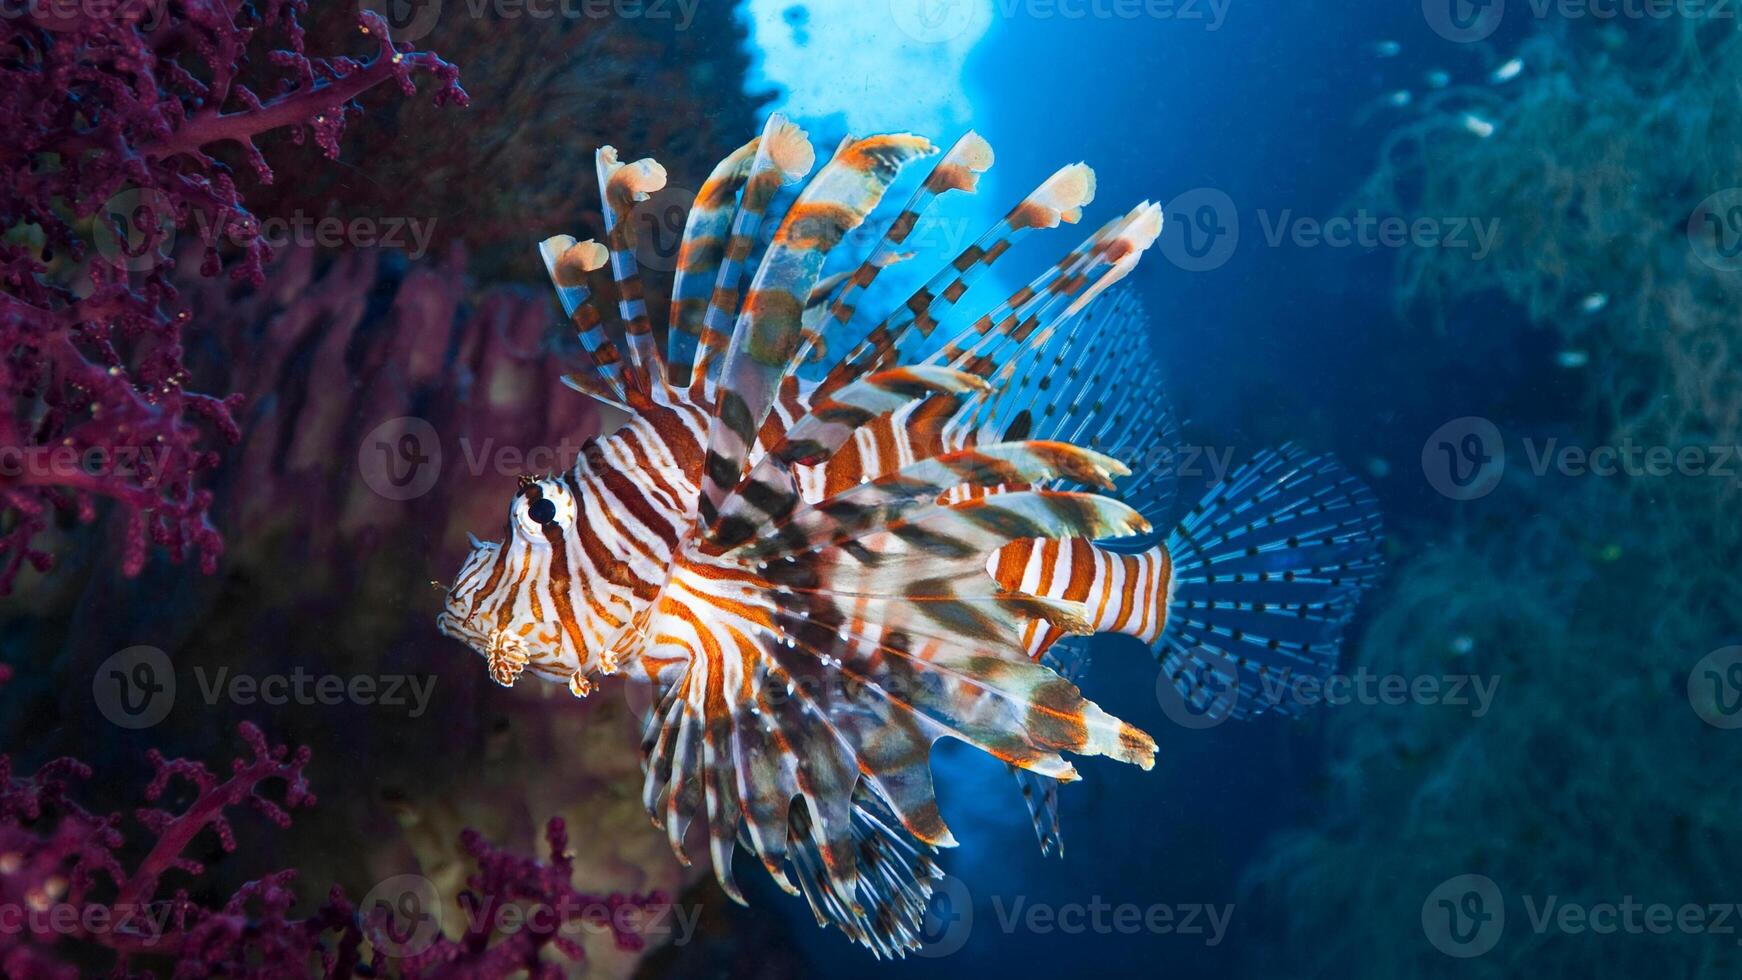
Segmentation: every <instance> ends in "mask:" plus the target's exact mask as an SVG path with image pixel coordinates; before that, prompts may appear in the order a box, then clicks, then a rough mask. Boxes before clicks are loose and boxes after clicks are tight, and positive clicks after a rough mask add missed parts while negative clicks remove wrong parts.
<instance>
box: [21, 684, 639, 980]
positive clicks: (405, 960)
mask: <svg viewBox="0 0 1742 980" xmlns="http://www.w3.org/2000/svg"><path fill="white" fill-rule="evenodd" d="M6 678H7V673H6V671H5V670H4V669H0V683H4V682H5V680H6ZM239 734H240V736H241V738H242V740H243V742H244V743H246V744H247V746H248V748H249V750H250V752H251V754H252V758H251V759H246V760H244V759H238V760H236V762H235V763H234V764H233V765H232V767H231V775H230V777H229V778H228V779H225V780H222V781H220V780H219V779H218V777H217V776H215V775H214V774H212V772H211V771H210V770H208V769H207V768H206V767H205V766H204V765H201V764H200V763H198V762H193V761H190V760H186V759H174V760H166V759H164V758H163V757H162V756H161V755H159V754H157V753H156V752H155V751H153V752H152V753H151V754H150V756H149V761H150V763H151V765H152V767H153V769H154V771H155V774H154V775H153V776H152V778H151V781H150V782H149V783H148V784H147V786H146V787H145V789H144V794H143V795H144V799H145V801H146V802H147V803H150V804H155V803H157V802H159V801H160V800H162V799H163V798H165V797H166V795H172V794H171V793H170V791H171V790H172V788H173V786H174V784H175V783H177V782H182V783H186V784H187V785H188V787H189V788H190V789H191V791H192V798H191V799H190V800H189V802H188V803H187V804H186V805H185V806H183V807H181V808H179V809H174V810H171V809H160V808H157V807H155V806H148V807H144V808H141V809H140V810H139V811H138V812H137V814H136V820H137V822H138V823H139V824H140V826H141V827H142V828H143V829H144V831H145V832H146V834H147V835H148V837H149V839H150V845H149V848H148V849H147V850H146V851H145V853H144V856H143V857H140V858H138V859H137V860H131V859H130V854H131V853H132V851H130V850H129V849H128V847H127V840H126V838H125V837H124V836H123V834H122V832H121V830H120V825H121V820H120V818H119V816H107V817H99V816H96V815H94V814H92V813H91V812H89V811H87V810H86V809H84V808H83V807H81V806H80V805H79V804H78V803H76V802H74V801H73V799H72V798H71V796H70V794H69V784H70V782H72V781H73V780H83V779H86V778H89V777H90V775H91V770H90V769H89V768H88V767H86V766H85V765H84V764H82V763H80V762H77V761H74V760H71V759H61V760H57V761H55V762H52V763H49V764H48V765H45V766H44V767H42V768H41V769H40V770H39V771H38V772H37V773H36V774H35V775H34V776H32V777H30V778H28V779H16V778H14V777H13V775H12V762H11V759H10V757H8V756H5V755H0V909H4V910H6V912H7V913H8V916H9V919H11V920H12V921H8V922H7V923H6V924H5V928H0V972H3V973H4V974H5V975H6V976H8V977H17V978H20V980H31V978H36V977H52V978H56V980H59V978H71V977H76V976H79V975H80V969H79V966H80V963H81V962H83V963H84V965H85V966H87V967H88V966H89V965H90V963H89V962H88V958H89V954H91V953H92V952H94V951H95V950H97V949H102V950H107V951H108V952H109V953H110V954H112V959H113V961H114V967H113V969H114V973H115V974H116V975H118V976H125V975H132V971H133V970H134V969H136V968H140V967H145V968H150V967H151V966H152V965H153V964H169V965H170V969H171V970H172V972H173V974H174V975H175V976H177V977H218V976H221V977H242V976H249V977H263V978H267V977H293V976H321V977H328V978H342V977H352V976H374V977H379V976H388V975H395V976H403V977H407V978H420V977H478V978H484V977H507V976H514V975H520V974H526V975H530V976H534V977H554V976H562V975H563V973H562V969H563V964H564V963H571V964H574V963H582V962H584V961H585V960H586V958H587V952H586V950H585V948H584V947H583V946H582V945H581V944H580V943H579V942H578V941H577V940H576V939H575V938H574V936H575V935H576V934H577V933H579V932H580V931H581V930H582V927H585V928H586V929H589V930H591V931H594V932H598V933H602V934H606V935H609V936H610V937H611V941H612V942H613V943H614V944H615V945H616V946H617V947H619V948H621V949H625V950H638V949H640V948H641V947H642V946H643V938H642V936H641V935H640V933H639V932H638V931H636V929H637V927H638V925H640V924H641V923H644V922H645V921H646V920H647V918H648V917H649V916H651V915H652V914H653V913H654V912H656V911H657V910H658V909H660V908H662V907H663V906H664V904H665V898H664V897H663V896H662V895H660V894H658V893H654V894H652V895H647V896H643V897H627V896H623V895H609V896H604V895H591V894H585V893H582V892H580V891H578V890H576V889H575V887H574V883H573V881H574V877H575V873H574V872H575V869H574V865H573V862H572V859H571V857H570V856H569V854H568V831H567V829H566V827H565V825H564V823H563V821H562V820H561V819H552V820H551V821H550V823H549V825H548V826H547V828H546V833H545V843H546V845H547V847H548V850H549V854H550V857H549V858H548V859H547V860H533V859H529V858H524V857H520V856H517V855H515V854H512V853H509V852H507V851H504V850H502V849H499V848H497V847H495V846H493V845H491V844H490V843H488V842H487V841H486V840H485V839H484V838H483V836H482V835H480V834H479V833H477V832H476V831H472V830H467V831H465V832H463V833H462V835H461V847H462V849H463V850H464V852H465V853H466V855H467V856H468V857H469V858H470V860H471V861H472V863H473V864H474V865H475V868H476V870H475V871H474V872H473V873H471V874H470V875H469V876H468V877H467V879H466V881H465V887H464V888H463V889H462V890H460V891H459V892H458V893H457V894H456V896H455V907H456V908H457V909H458V910H461V911H463V912H464V913H465V915H464V917H463V923H464V924H463V925H462V926H460V927H459V928H458V929H457V930H456V931H457V933H458V936H457V938H449V937H447V936H445V935H442V934H440V933H439V932H434V931H432V932H430V933H429V934H428V935H427V936H421V937H418V936H417V934H416V931H415V929H414V930H411V931H407V929H406V926H407V925H408V924H409V923H407V922H404V921H398V920H396V916H398V914H399V913H400V912H402V911H406V910H405V909H404V908H402V907H400V906H396V905H394V904H392V903H385V904H382V905H377V906H375V907H374V908H364V909H358V908H356V907H355V906H354V905H353V904H352V903H351V902H350V900H349V899H348V898H347V897H346V896H345V893H344V891H343V890H342V889H339V888H334V889H333V890H332V891H331V892H330V893H329V894H328V897H327V899H326V901H325V903H324V904H322V905H321V906H320V907H319V908H318V909H317V910H316V911H315V912H314V913H313V914H312V915H310V916H309V917H307V918H301V919H298V918H293V917H292V911H293V908H294V906H295V904H296V895H295V892H294V890H293V889H292V888H291V884H292V882H293V881H294V879H295V878H296V872H294V871H280V872H277V873H275V874H271V875H268V876H266V877H264V878H261V879H258V880H255V881H250V882H247V883H246V884H243V885H242V886H241V887H239V888H238V889H236V890H235V892H234V893H233V894H231V895H230V896H229V897H228V898H227V899H224V900H223V901H222V902H214V903H212V904H202V903H201V902H200V901H197V900H196V899H195V898H194V897H192V895H191V894H190V892H189V890H188V889H187V888H185V887H183V888H178V889H177V890H176V891H175V892H174V894H173V895H171V896H170V897H167V898H165V897H162V894H161V893H162V880H163V878H164V877H165V876H166V875H168V874H170V873H172V872H173V873H176V874H177V875H180V876H189V877H192V878H194V879H196V880H197V879H199V878H200V877H202V876H204V875H205V874H206V870H207V869H206V865H205V863H204V862H202V861H200V860H198V859H195V858H193V857H191V856H189V853H188V852H189V850H190V848H191V847H192V845H193V844H194V842H195V840H196V838H199V837H200V836H201V835H203V834H205V833H206V832H208V831H210V833H211V835H212V836H214V837H215V838H216V839H217V841H218V843H219V846H220V847H221V849H222V852H223V853H224V854H230V853H232V852H234V851H236V849H237V843H236V840H237V838H236V831H235V830H234V828H233V827H232V826H231V824H230V818H229V812H230V811H231V810H233V809H235V808H238V807H244V806H245V807H248V808H251V809H253V810H255V811H257V812H259V813H260V814H261V815H263V816H264V817H266V818H267V820H268V821H269V822H271V823H273V824H275V825H277V826H278V827H279V828H280V829H281V830H283V829H288V828H289V827H290V824H291V818H290V812H289V811H291V810H293V809H297V808H301V807H308V806H312V805H313V804H314V802H315V799H314V795H313V794H312V793H311V792H310V790H309V786H308V781H307V779H306V777H305V775H304V771H305V770H306V769H307V767H308V766H309V761H310V753H309V751H308V749H307V748H303V749H299V750H297V751H296V752H294V753H292V752H290V751H289V749H287V748H286V747H284V746H278V747H272V746H270V745H269V744H268V743H267V741H266V738H265V736H264V735H263V734H261V732H260V731H259V729H257V728H255V727H253V726H252V725H247V724H244V725H242V726H241V728H240V729H239ZM269 782H281V783H283V787H284V788H283V790H282V794H281V799H282V802H280V801H279V800H276V799H274V798H273V797H271V796H268V795H267V794H266V793H265V792H264V791H263V790H262V785H263V784H266V783H269ZM133 850H137V848H135V849H133ZM206 890H207V889H204V888H202V889H201V891H202V892H204V891H206ZM432 890H433V889H432ZM432 897H435V898H437V899H439V898H440V893H439V892H437V893H435V894H434V895H433V896H432ZM508 907H514V908H516V909H519V910H521V911H520V912H519V913H518V914H517V915H516V916H514V917H512V918H511V917H509V916H507V915H505V914H504V910H505V909H506V908H508ZM522 923H523V924H522ZM414 937H415V940H414ZM69 954H73V955H75V956H78V957H80V958H79V959H75V958H72V956H69Z"/></svg>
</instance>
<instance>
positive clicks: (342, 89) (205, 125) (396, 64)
mask: <svg viewBox="0 0 1742 980" xmlns="http://www.w3.org/2000/svg"><path fill="white" fill-rule="evenodd" d="M361 16H362V19H363V26H362V28H361V29H362V31H363V33H364V34H369V33H374V34H376V35H377V36H379V37H380V38H381V39H382V41H381V52H380V53H379V54H377V55H376V56H375V58H374V59H372V60H371V61H369V62H367V63H366V64H364V65H362V66H361V67H360V68H354V69H353V70H351V71H350V72H349V73H348V74H345V73H342V72H343V68H342V67H341V68H340V69H339V71H340V72H341V74H340V76H339V77H338V78H336V79H335V80H333V81H329V82H321V83H317V84H315V85H314V87H312V88H309V89H307V90H305V91H297V92H291V93H289V94H287V95H282V96H280V97H278V98H277V99H274V100H272V101H270V102H266V103H263V104H261V105H260V106H259V107H258V108H252V109H248V110H245V111H242V112H230V113H220V112H218V111H216V110H208V111H206V112H201V113H199V114H197V115H195V116H193V117H192V118H190V119H189V120H188V121H187V122H186V123H184V124H183V125H182V126H181V128H179V129H178V130H176V132H175V134H174V135H173V136H171V137H170V138H168V139H166V140H164V141H163V142H161V143H159V144H157V145H155V146H151V147H148V148H146V150H145V151H144V152H145V154H146V155H147V156H149V157H152V158H154V159H166V158H168V157H172V156H175V155H176V154H178V153H191V152H193V151H195V150H198V149H200V148H201V147H205V146H210V145H212V144H215V143H222V142H233V143H251V142H252V141H253V139H254V137H256V136H259V135H261V134H262V133H266V132H269V131H271V130H275V129H282V128H284V127H286V126H296V125H300V124H302V123H305V122H307V121H308V120H310V119H311V118H312V119H314V120H315V122H316V123H317V124H319V123H323V122H324V121H325V120H324V119H323V118H322V114H324V113H328V112H331V111H332V110H333V109H335V108H338V107H340V106H343V105H344V104H345V103H347V102H350V101H351V100H352V99H355V98H357V97H358V96H359V95H362V94H363V93H364V92H367V91H368V90H369V89H371V88H374V87H375V86H376V85H379V84H381V83H382V82H385V81H387V80H389V79H398V80H399V81H400V82H401V83H402V84H404V83H406V82H407V81H408V79H409V72H410V70H411V69H413V68H421V69H426V70H428V71H431V72H433V73H434V74H435V75H436V76H437V77H438V78H441V79H442V81H443V82H444V85H443V88H442V89H441V90H440V91H438V92H437V94H436V100H437V102H438V104H439V103H441V102H444V101H447V100H450V99H451V100H453V101H456V102H458V103H459V104H460V105H465V104H466V94H465V90H464V89H461V88H460V87H459V86H458V85H457V84H455V81H456V80H457V78H458V77H459V72H458V70H457V69H455V68H454V67H453V66H452V65H449V64H448V63H447V62H445V61H443V60H442V59H441V58H439V57H437V56H436V55H434V54H432V53H430V52H428V51H414V52H402V51H398V50H396V49H395V47H394V44H393V41H392V40H391V38H389V37H388V34H387V24H386V22H385V21H383V20H382V19H381V17H380V15H378V14H376V13H375V12H373V11H368V10H365V11H363V12H362V15H361ZM341 64H343V63H341ZM332 149H333V153H332V155H335V156H336V155H337V144H336V143H335V144H333V145H332Z"/></svg>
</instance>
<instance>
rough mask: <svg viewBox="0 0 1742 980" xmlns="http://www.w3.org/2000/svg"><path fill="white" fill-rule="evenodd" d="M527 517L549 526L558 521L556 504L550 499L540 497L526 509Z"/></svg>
mask: <svg viewBox="0 0 1742 980" xmlns="http://www.w3.org/2000/svg"><path fill="white" fill-rule="evenodd" d="M526 516H527V517H530V518H532V519H533V520H534V521H536V522H538V523H539V524H549V523H550V522H551V521H554V520H556V504H555V503H554V502H552V501H551V499H550V498H549V497H540V498H538V499H537V500H534V501H533V502H532V506H530V507H528V508H526Z"/></svg>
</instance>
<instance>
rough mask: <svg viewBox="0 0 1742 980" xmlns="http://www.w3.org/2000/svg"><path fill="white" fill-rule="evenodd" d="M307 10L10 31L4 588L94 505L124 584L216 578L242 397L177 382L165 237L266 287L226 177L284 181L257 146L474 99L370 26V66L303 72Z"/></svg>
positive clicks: (132, 12)
mask: <svg viewBox="0 0 1742 980" xmlns="http://www.w3.org/2000/svg"><path fill="white" fill-rule="evenodd" d="M305 12H306V4H305V3H303V2H301V0H269V2H266V3H262V4H232V3H222V2H219V0H186V2H178V3H174V4H163V5H148V4H142V3H134V4H125V3H124V4H111V5H102V7H101V9H98V8H90V7H87V8H81V7H76V6H72V5H55V4H44V5H33V6H32V7H31V8H30V11H29V12H28V16H20V15H16V14H15V15H9V16H7V17H5V18H3V19H0V120H4V122H5V126H4V128H5V130H6V132H7V134H8V139H7V141H6V147H5V149H4V151H0V185H3V186H4V187H5V188H6V189H5V191H4V192H3V193H0V235H3V237H0V283H3V284H4V290H5V291H4V292H3V293H0V349H3V350H4V351H5V352H6V359H5V362H4V365H3V367H0V395H3V396H4V398H5V400H6V402H7V404H6V405H5V406H4V411H0V448H4V449H5V450H6V451H7V452H8V453H9V455H10V457H11V459H12V461H13V463H14V465H12V466H10V467H9V470H10V472H6V473H4V474H0V562H3V564H0V592H6V591H9V590H10V588H11V586H12V585H13V583H14V581H15V579H16V577H17V575H18V574H19V571H20V569H21V568H22V567H23V566H24V565H26V564H28V565H30V566H32V567H34V568H36V569H38V570H41V569H44V568H46V567H47V566H48V564H49V563H50V560H51V556H50V553H49V552H48V551H47V550H46V549H45V548H43V547H39V546H38V545H37V544H36V543H35V542H36V540H37V538H38V536H39V535H41V534H42V533H43V532H44V531H45V530H46V529H47V528H48V526H49V523H50V521H51V519H52V518H53V516H54V514H55V512H56V511H69V510H70V511H74V512H76V513H77V515H78V516H79V518H80V519H81V520H84V521H89V520H91V518H92V516H93V515H94V513H95V504H96V501H97V500H98V499H99V498H103V499H108V500H111V501H113V502H114V504H115V505H116V506H118V507H119V508H121V509H122V510H124V511H125V513H126V515H127V523H126V530H125V542H126V544H125V548H124V552H123V555H122V558H121V562H122V567H123V568H124V569H125V570H126V571H127V573H128V574H130V575H132V574H137V573H138V572H139V571H140V570H141V568H142V567H143V565H144V563H145V559H146V552H147V548H148V542H150V543H155V544H158V545H160V546H163V547H165V548H166V549H168V551H169V552H170V554H171V555H172V556H173V557H174V558H176V559H178V560H179V559H181V558H183V557H191V556H197V557H198V559H199V561H200V563H201V565H202V567H203V568H204V569H205V570H206V571H208V572H209V571H211V570H212V569H213V568H214V567H215V564H216V560H217V556H218V554H219V552H220V551H221V549H222V540H221V538H220V536H219V535H218V534H217V532H216V531H215V530H214V529H213V528H212V527H211V525H210V523H209V522H208V520H207V511H208V509H209V507H210V506H211V501H212V497H211V493H210V492H209V490H205V489H201V488H198V487H196V482H197V481H198V478H199V476H200V474H201V473H202V472H204V471H207V470H209V469H211V467H212V466H213V465H214V464H215V462H216V459H217V456H216V454H215V453H214V452H213V451H212V450H211V449H210V448H209V447H208V440H209V438H210V437H211V436H214V435H215V436H216V437H217V439H218V440H220V441H224V442H234V441H235V440H236V438H237V437H238V432H237V429H236V424H235V422H234V418H233V413H234V412H235V410H236V409H237V407H238V405H239V403H238V401H237V400H236V399H234V398H223V397H215V396H211V395H205V394H199V393H197V392H194V391H190V390H188V389H187V388H186V387H185V385H186V381H187V376H186V370H185V367H184V365H183V363H182V337H183V333H184V331H185V329H186V328H187V326H188V324H189V319H190V315H189V312H188V310H187V309H186V308H185V307H184V306H182V305H181V304H180V302H179V297H178V294H177V292H176V288H175V284H174V282H173V281H172V279H173V277H172V275H171V273H172V272H173V269H174V263H172V262H170V261H168V260H167V256H166V254H165V252H164V250H165V249H166V248H167V244H168V241H169V240H170V239H171V238H172V237H173V235H174V233H175V232H176V231H177V230H178V229H184V228H189V227H193V226H198V228H199V230H200V234H201V238H202V239H203V242H204V246H205V248H204V251H205V255H204V259H203V261H202V263H201V266H200V271H201V272H202V273H204V274H205V275H208V276H210V275H216V274H217V273H218V272H219V271H221V268H222V266H223V264H224V262H225V261H226V259H228V260H229V261H230V263H231V274H232V275H234V276H237V277H239V278H244V279H251V280H256V281H257V280H258V279H259V278H260V275H261V264H262V263H263V262H264V261H265V260H266V258H267V257H268V256H269V254H270V248H269V246H268V244H267V243H266V241H264V239H263V238H262V236H261V233H260V229H259V226H258V222H257V221H256V219H255V217H254V215H253V214H252V213H251V212H250V211H249V210H248V208H247V206H246V205H245V204H244V202H243V199H242V194H241V191H240V190H239V188H238V186H237V183H236V180H235V178H234V176H233V174H234V170H235V168H236V166H237V164H238V163H239V164H240V165H242V166H245V167H246V168H247V169H249V170H250V171H251V172H252V176H253V179H254V180H255V181H256V182H260V183H267V182H270V181H271V180H272V177H273V172H272V169H271V168H270V167H269V166H267V163H266V160H265V158H264V156H262V155H261V153H260V152H259V150H258V149H257V148H256V146H255V142H254V140H255V139H256V138H257V137H259V136H261V135H262V134H265V133H268V132H272V131H278V130H288V131H290V132H291V133H293V134H294V136H295V138H297V139H304V138H307V139H311V140H312V142H313V143H314V144H315V145H317V146H318V147H320V148H321V150H322V151H323V152H325V153H326V154H327V155H328V156H334V155H336V154H337V152H338V145H339V140H340V138H341V137H342V135H343V132H344V128H345V122H346V119H347V118H348V117H349V116H350V115H351V114H352V113H353V107H352V105H351V103H352V100H354V99H355V98H356V97H357V96H358V95H360V94H361V93H363V92H364V91H366V90H368V89H371V88H373V87H376V86H379V85H381V84H383V83H387V82H392V83H395V84H396V85H397V86H398V87H399V88H400V89H401V90H402V91H404V92H405V93H406V94H408V95H409V94H411V93H412V92H413V91H414V83H413V75H414V73H415V72H427V73H430V74H432V75H434V76H435V78H436V80H437V83H438V87H437V89H436V92H435V101H436V102H438V103H449V102H460V103H463V102H464V101H465V99H466V95H465V92H464V91H463V90H462V89H461V88H460V87H459V84H458V81H457V77H458V71H457V69H455V68H454V67H453V66H452V65H450V64H448V63H447V62H445V61H443V60H441V59H440V58H438V57H437V56H435V55H434V54H431V53H428V52H423V51H417V50H415V49H413V48H412V47H411V46H410V45H399V44H395V43H394V42H393V41H392V40H391V39H390V38H389V37H388V33H387V27H386V22H385V21H384V20H382V19H381V18H380V17H379V16H377V15H376V14H373V13H371V12H368V11H364V12H362V13H361V14H360V15H358V16H357V17H356V18H355V19H354V20H353V25H354V27H353V29H356V30H361V31H362V33H363V34H365V35H370V40H371V41H372V42H373V43H374V44H375V46H376V48H377V50H376V51H375V52H374V54H373V56H372V57H370V58H368V59H367V60H358V59H356V58H351V57H334V58H311V57H309V56H308V55H307V54H306V53H305V52H304V48H303V29H302V26H301V23H300V18H301V17H302V15H303V14H304V13H305ZM269 39H271V40H277V41H281V42H282V43H283V44H284V45H285V46H284V47H281V48H269V47H267V45H266V44H265V43H263V42H265V41H267V40H269ZM226 157H230V158H239V160H238V161H236V162H235V163H231V162H226V159H225V158H226ZM147 458H148V459H149V460H150V461H151V462H150V465H149V466H146V465H142V463H141V462H140V461H141V460H142V459H147Z"/></svg>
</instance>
